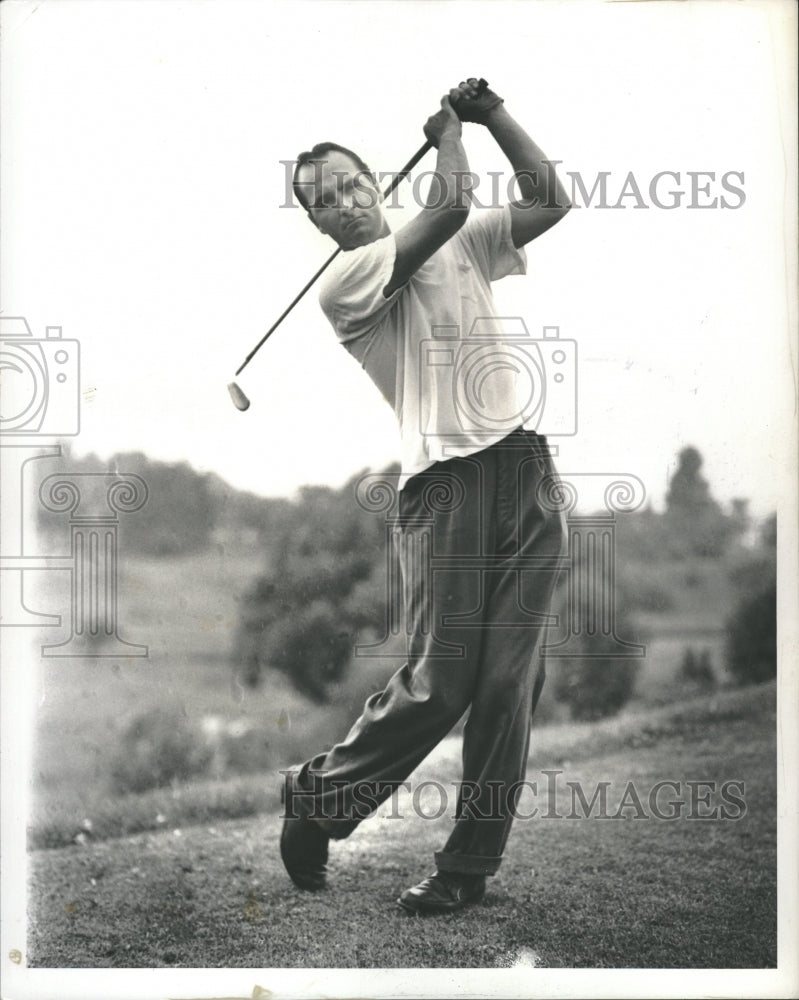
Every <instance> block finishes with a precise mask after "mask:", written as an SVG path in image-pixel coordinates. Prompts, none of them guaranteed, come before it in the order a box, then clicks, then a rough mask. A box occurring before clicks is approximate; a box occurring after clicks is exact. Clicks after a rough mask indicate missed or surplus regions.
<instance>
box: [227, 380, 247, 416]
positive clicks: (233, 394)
mask: <svg viewBox="0 0 799 1000" xmlns="http://www.w3.org/2000/svg"><path fill="white" fill-rule="evenodd" d="M227 391H228V392H229V393H230V398H231V399H232V400H233V405H234V406H235V407H236V409H237V410H247V409H249V406H250V401H249V399H247V397H246V396H245V395H244V393H243V392H242V391H241V389H240V388H239V387H238V385H236V383H235V382H229V383H228V387H227Z"/></svg>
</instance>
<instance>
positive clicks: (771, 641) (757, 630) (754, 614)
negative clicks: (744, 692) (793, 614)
mask: <svg viewBox="0 0 799 1000" xmlns="http://www.w3.org/2000/svg"><path fill="white" fill-rule="evenodd" d="M727 665H728V667H729V669H730V673H731V674H732V675H733V677H734V678H735V680H736V681H737V682H738V683H739V684H762V683H763V682H764V681H768V680H773V678H775V677H776V676H777V581H776V580H773V581H772V582H771V583H769V584H767V585H766V586H765V587H764V588H763V589H762V590H761V591H759V592H758V593H756V594H754V595H747V596H745V597H743V598H742V599H741V601H740V602H739V603H738V606H737V607H736V609H735V612H734V613H733V615H732V616H731V617H730V619H729V620H728V622H727Z"/></svg>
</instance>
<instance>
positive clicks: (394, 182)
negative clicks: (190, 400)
mask: <svg viewBox="0 0 799 1000" xmlns="http://www.w3.org/2000/svg"><path fill="white" fill-rule="evenodd" d="M432 148H433V144H432V143H431V142H426V143H425V144H424V145H423V146H420V147H419V149H418V150H417V151H416V152H415V153H414V155H413V156H412V157H411V158H410V160H408V162H407V163H406V164H405V166H404V167H403V168H402V170H400V172H399V173H398V174H395V175H394V178H393V179H392V181H391V183H390V184H389V186H388V187H387V188H386V190H385V191H384V192H383V197H384V198H388V196H389V195H390V194H391V192H392V191H393V190H394V188H395V187H396V186H397V185H398V184H399V182H400V181H401V180H402V179H403V178H404V177H407V176H408V174H409V173H410V172H411V170H413V168H414V167H415V166H416V164H417V163H418V162H419V160H421V159H422V157H423V156H424V155H425V154H426V153H427V152H428V151H429V150H430V149H432ZM340 253H341V247H338V248H337V249H336V250H334V251H333V253H332V254H331V255H330V257H329V258H328V259H327V260H326V261H325V262H324V264H322V266H321V267H320V268H319V270H318V271H317V272H316V274H315V275H314V276H313V277H312V278H311V280H310V281H309V282H308V283H307V285H305V287H304V288H303V289H302V291H301V292H299V294H298V295H297V296H296V297H295V298H294V299H293V300H292V301H291V302H290V303H289V305H288V306H287V307H286V308H285V309H284V310H283V312H282V313H281V314H280V315H279V316H278V318H277V319H276V320H275V322H274V323H273V324H272V325H271V326H270V327H269V329H268V330H267V331H266V333H265V334H264V335H263V337H261V339H260V340H259V341H258V343H257V344H256V345H255V347H254V348H253V349H252V350H251V351H250V353H249V354H248V355H247V357H246V358H245V359H244V362H243V364H242V365H241V367H240V368H238V369H237V370H236V374H237V375H239V374H241V372H242V371H244V369H245V368H246V367H247V365H248V364H249V363H250V361H252V359H253V358H254V357H255V355H256V354H257V353H258V351H259V350H260V349H261V347H263V345H264V344H265V343H266V341H267V340H268V339H269V337H270V336H271V335H272V334H273V333H274V332H275V330H276V329H277V328H278V327H279V326H280V324H281V323H282V322H283V320H284V319H285V318H286V316H288V314H289V313H290V312H291V310H292V309H293V308H294V306H296V305H297V303H298V302H299V301H300V299H301V298H302V297H303V295H305V293H306V292H307V291H308V289H309V288H310V287H311V285H313V283H314V282H315V281H316V279H317V278H318V277H319V276H320V275H321V274H322V273H323V272H324V271H325V270H326V269H327V268H328V267H329V266H330V265H331V264H332V263H333V261H334V260H335V259H336V257H337V256H338V255H339V254H340Z"/></svg>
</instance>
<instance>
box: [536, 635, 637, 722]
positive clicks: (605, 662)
mask: <svg viewBox="0 0 799 1000" xmlns="http://www.w3.org/2000/svg"><path fill="white" fill-rule="evenodd" d="M638 666H639V661H638V660H633V659H624V658H621V657H613V656H611V657H603V656H602V655H601V653H600V652H599V650H598V649H597V650H596V653H595V655H594V656H592V657H591V658H590V659H588V658H586V659H576V658H575V659H568V660H553V659H549V660H547V673H548V674H551V675H554V677H553V679H554V685H553V688H554V690H553V693H554V696H555V698H556V699H557V700H558V701H560V702H565V703H566V704H567V705H568V708H569V714H570V715H571V717H572V719H575V720H577V721H580V722H584V721H589V720H592V719H603V718H605V717H606V716H609V715H615V714H616V713H617V712H618V711H619V710H620V709H621V708H622V707H623V706H624V705H626V704H627V702H628V701H629V700H630V698H631V697H632V694H633V690H634V688H635V679H636V676H637V674H638Z"/></svg>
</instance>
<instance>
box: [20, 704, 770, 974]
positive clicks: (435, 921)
mask: <svg viewBox="0 0 799 1000" xmlns="http://www.w3.org/2000/svg"><path fill="white" fill-rule="evenodd" d="M553 768H556V769H558V770H559V771H561V772H562V773H561V774H560V775H559V776H558V786H559V791H558V793H557V794H556V795H555V796H553V797H552V798H549V797H547V796H544V795H543V792H541V794H540V795H539V797H538V798H537V800H536V804H537V805H538V806H539V811H540V813H541V812H542V811H548V812H549V813H557V814H559V815H560V816H561V817H563V818H558V819H556V818H543V816H542V815H541V814H539V816H538V817H536V818H533V819H529V820H523V819H519V820H517V822H516V824H515V826H514V829H513V833H512V835H511V839H510V842H509V845H508V850H507V854H506V860H505V863H504V864H503V867H502V868H501V870H500V873H499V874H498V875H497V877H495V878H494V879H492V880H490V882H489V889H488V893H487V895H486V898H485V901H484V902H483V903H482V904H480V905H477V906H474V907H472V908H470V909H467V910H465V911H464V912H462V913H461V914H457V915H452V916H449V917H443V918H440V917H439V918H416V917H409V916H406V915H405V914H404V913H403V912H401V911H400V910H399V909H398V908H397V907H396V905H395V902H394V901H395V899H396V897H397V895H398V893H399V892H400V891H401V890H402V889H403V888H405V887H406V886H408V885H410V884H412V883H414V882H416V881H418V879H419V878H420V877H422V876H423V875H425V874H428V873H429V872H430V871H432V869H433V862H432V852H433V851H434V850H436V849H438V848H439V847H440V846H441V844H442V843H443V841H444V839H445V837H446V831H447V830H448V828H449V821H448V819H447V817H446V816H445V817H443V818H442V819H440V820H437V821H435V822H433V821H428V820H425V819H424V818H422V817H419V816H413V815H407V816H406V817H405V818H404V819H403V820H402V821H398V820H396V819H389V818H387V816H386V814H385V813H386V810H385V809H384V810H382V811H381V813H378V815H377V816H376V817H374V818H373V819H371V820H369V821H367V822H366V823H364V824H363V825H362V827H361V828H360V829H359V830H358V831H357V832H356V833H355V834H354V835H353V836H352V837H351V838H350V839H349V840H348V841H345V842H342V843H337V844H333V845H332V847H331V855H332V857H331V870H332V873H331V878H330V887H329V889H328V890H326V891H325V892H323V893H319V894H316V895H310V894H307V893H301V892H299V891H298V890H296V889H295V888H294V887H293V886H292V884H291V883H290V881H289V879H288V878H287V876H286V874H285V872H284V871H283V869H282V866H281V863H280V858H279V855H278V849H277V840H278V835H279V830H280V820H279V819H278V817H277V815H276V813H275V812H265V813H263V814H261V815H258V816H255V817H249V818H245V819H235V820H224V819H220V820H219V821H216V820H215V821H214V823H213V825H209V824H208V823H203V824H202V825H196V826H181V827H176V826H174V825H173V824H172V822H170V825H169V827H168V828H166V829H163V830H161V831H160V832H147V833H140V834H136V835H135V836H128V837H123V838H118V839H107V840H102V841H100V840H96V841H95V840H91V839H90V840H88V841H87V842H86V843H85V844H83V845H82V846H80V845H74V846H69V847H61V848H57V849H50V850H38V851H35V852H33V853H32V855H31V857H30V895H29V920H30V933H29V943H28V950H29V954H28V956H27V961H28V964H29V965H31V966H36V967H65V966H70V967H78V968H89V967H92V968H124V967H139V968H150V967H189V968H213V967H218V968H226V967H227V968H230V967H241V968H246V967H253V968H289V967H306V968H307V967H323V968H324V967H334V968H353V967H361V968H403V967H405V968H407V967H423V968H432V967H446V968H467V967H472V968H474V967H488V968H492V967H493V968H497V967H507V966H510V965H514V964H516V963H519V962H522V963H528V964H529V963H535V964H537V965H539V966H542V967H551V968H556V967H584V968H737V969H744V968H768V967H774V966H775V964H776V787H775V785H776V766H775V718H774V687H773V685H767V686H763V687H759V688H752V689H748V690H742V691H731V692H727V693H719V694H716V695H713V696H708V697H707V698H704V699H698V700H696V701H694V702H691V703H686V704H685V705H684V706H677V707H675V708H673V709H671V710H669V711H668V712H667V711H664V710H657V711H652V712H649V713H639V714H637V715H634V716H629V717H627V718H625V719H621V720H615V721H614V720H609V721H606V722H602V723H597V724H595V725H593V726H588V725H586V726H579V727H577V726H570V727H562V729H561V728H558V729H556V730H555V729H553V730H552V731H550V730H547V729H545V730H541V731H540V732H536V733H534V738H533V752H532V756H531V760H530V770H529V772H528V777H529V778H530V780H534V781H537V782H538V783H539V786H540V788H542V789H543V786H544V782H545V779H544V777H543V775H542V773H541V772H542V770H543V769H553ZM457 773H458V766H457V744H456V742H455V741H447V742H446V744H444V745H443V746H442V748H441V751H440V752H439V753H438V754H436V755H434V756H431V758H428V761H427V762H426V763H425V764H424V765H423V766H422V768H420V770H419V771H418V772H417V774H416V775H415V780H422V779H431V778H435V779H437V780H438V781H440V782H442V783H443V784H444V785H449V783H450V782H452V781H454V780H456V778H457ZM733 779H735V780H739V781H743V782H744V785H745V792H744V794H743V798H744V799H745V803H746V812H745V815H743V816H742V817H741V818H739V819H737V820H726V821H721V820H702V819H696V820H692V819H688V818H686V816H685V813H683V817H682V818H679V819H676V820H673V821H665V820H658V819H656V818H648V819H633V818H630V817H631V814H632V813H634V812H635V809H626V810H623V811H622V810H619V809H618V805H619V803H620V801H621V799H622V797H623V793H624V791H625V788H626V787H627V785H628V783H629V782H633V783H634V785H635V788H636V790H637V792H638V794H639V796H640V798H641V800H642V801H643V803H644V806H645V811H646V812H647V813H649V806H648V804H647V796H648V794H649V790H650V789H651V788H652V786H653V785H655V784H656V783H657V782H659V781H664V780H672V781H676V782H678V783H680V785H679V787H680V789H681V791H680V793H679V795H675V796H674V798H681V799H683V800H684V801H686V802H687V801H688V799H689V790H688V786H687V785H686V782H687V781H690V780H694V781H696V780H706V781H714V782H716V787H717V788H718V787H719V786H720V785H721V784H722V783H723V782H725V781H727V780H733ZM263 780H264V781H267V780H268V781H270V782H271V780H272V779H271V777H267V776H264V778H263ZM569 781H572V782H574V781H579V782H580V783H581V784H582V786H583V787H584V788H585V790H586V791H587V793H588V795H589V797H590V794H591V791H592V789H593V788H595V787H596V785H597V783H598V782H610V785H609V787H608V801H609V804H610V807H609V809H608V812H609V813H610V814H611V815H613V814H615V813H616V812H617V811H618V812H620V814H621V815H622V816H626V817H627V818H618V819H598V818H596V817H592V818H577V819H568V818H565V817H566V816H568V814H569V813H570V812H571V796H570V793H569V788H568V786H567V784H566V783H567V782H569ZM668 798H669V796H668V795H666V796H665V797H662V798H661V800H660V801H661V803H663V802H665V801H667V800H668ZM718 801H719V798H718V795H715V796H714V802H715V803H718ZM399 806H400V810H401V811H407V800H406V801H405V806H406V809H405V810H403V800H402V799H400V800H399ZM434 806H435V804H434ZM434 806H433V808H434ZM451 813H452V807H450V808H449V809H448V810H447V816H449V815H451Z"/></svg>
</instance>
